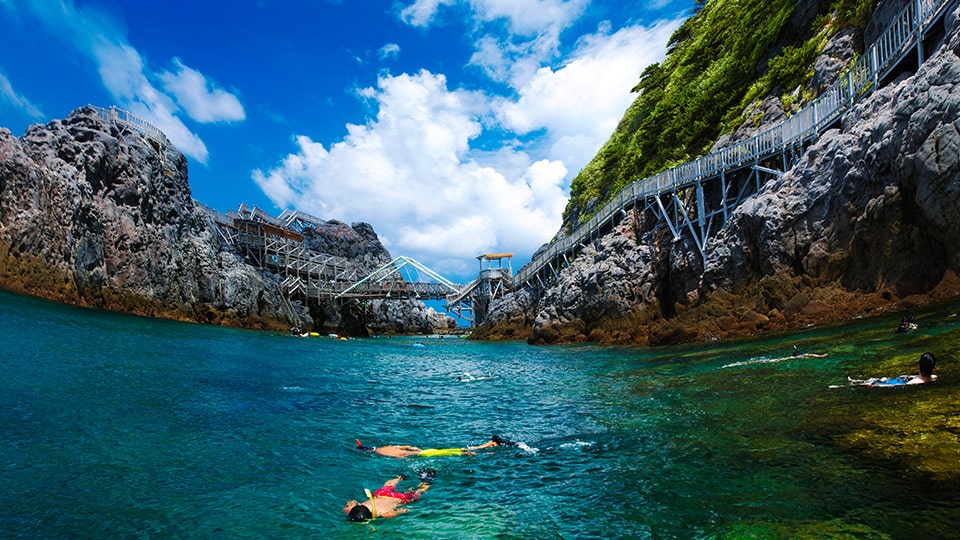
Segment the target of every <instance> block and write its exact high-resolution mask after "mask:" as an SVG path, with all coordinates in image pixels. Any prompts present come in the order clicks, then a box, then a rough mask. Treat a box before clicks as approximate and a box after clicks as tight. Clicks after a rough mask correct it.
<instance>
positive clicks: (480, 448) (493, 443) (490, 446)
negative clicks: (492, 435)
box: [467, 441, 497, 450]
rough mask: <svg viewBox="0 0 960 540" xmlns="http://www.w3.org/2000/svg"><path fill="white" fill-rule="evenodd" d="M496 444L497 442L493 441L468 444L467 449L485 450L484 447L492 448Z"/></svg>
mask: <svg viewBox="0 0 960 540" xmlns="http://www.w3.org/2000/svg"><path fill="white" fill-rule="evenodd" d="M494 446H497V443H495V442H493V441H487V442H485V443H483V444H481V445H480V446H468V447H467V450H483V449H484V448H492V447H494Z"/></svg>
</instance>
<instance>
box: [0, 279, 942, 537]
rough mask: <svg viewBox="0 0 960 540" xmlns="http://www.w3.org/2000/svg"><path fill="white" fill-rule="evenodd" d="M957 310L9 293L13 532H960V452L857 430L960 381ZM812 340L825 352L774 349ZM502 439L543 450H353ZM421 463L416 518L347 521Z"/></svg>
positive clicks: (1, 411) (1, 391)
mask: <svg viewBox="0 0 960 540" xmlns="http://www.w3.org/2000/svg"><path fill="white" fill-rule="evenodd" d="M956 308H957V306H953V307H951V306H947V307H943V308H941V309H939V310H935V311H931V312H929V313H924V314H920V316H918V320H919V322H920V325H921V328H920V330H919V331H918V332H915V333H914V334H911V335H907V336H903V335H898V334H896V333H895V332H893V329H895V328H896V325H897V322H898V319H897V318H896V317H895V316H890V317H886V318H881V319H876V320H868V321H860V322H857V323H854V324H850V325H845V326H838V327H831V328H824V329H816V330H811V331H808V332H804V333H800V334H794V335H789V336H787V335H785V336H779V337H775V338H767V339H763V340H755V341H741V342H725V343H711V344H699V345H696V346H687V347H676V348H660V349H645V350H632V349H623V348H599V347H593V346H576V347H549V348H541V347H531V346H527V345H526V344H523V343H506V344H502V343H476V342H471V341H467V340H463V339H427V338H421V339H419V340H417V339H414V338H393V339H366V340H350V341H337V340H331V339H327V338H309V339H300V338H293V337H289V336H286V335H278V334H270V333H256V332H245V331H238V330H232V329H223V328H211V327H204V326H198V325H189V324H182V323H175V322H169V321H158V320H149V319H143V318H136V317H129V316H123V315H117V314H110V313H103V312H97V311H87V310H82V309H78V308H73V307H68V306H62V305H56V304H50V303H46V302H42V301H38V300H34V299H29V298H24V297H19V296H13V295H9V294H6V293H0V324H2V332H0V369H2V372H3V377H2V379H0V426H2V432H0V486H2V487H3V489H2V490H0V537H3V538H171V537H173V538H321V537H332V538H352V537H356V538H366V537H369V536H371V535H372V534H375V535H378V536H389V537H399V538H743V537H751V538H776V537H794V538H802V537H816V538H830V537H839V536H843V537H848V538H944V537H950V536H953V537H956V536H957V531H960V512H958V510H960V489H958V488H960V484H958V481H957V478H958V477H957V476H956V475H955V474H952V473H951V472H950V469H951V468H952V469H953V470H957V469H960V463H952V464H949V463H948V464H947V466H946V472H944V471H943V470H941V469H930V468H929V467H928V466H927V465H915V464H914V462H912V461H910V460H909V459H907V458H904V459H900V458H899V457H897V456H901V455H902V454H897V455H896V456H894V457H893V458H890V457H883V456H882V455H880V454H877V453H871V452H868V451H865V450H863V449H862V448H860V449H858V447H857V446H856V444H854V445H850V444H839V442H838V441H842V440H850V434H851V433H859V432H858V431H857V430H858V429H859V428H860V427H861V424H863V423H867V422H876V420H875V416H876V415H877V414H880V415H881V417H882V415H883V414H885V413H883V412H882V411H884V410H889V411H892V412H891V414H893V412H896V411H903V410H904V409H909V407H910V405H911V403H915V402H918V401H921V400H929V399H931V398H932V397H937V396H940V397H942V398H944V399H945V398H946V397H948V396H955V395H956V393H957V389H958V386H957V384H956V383H954V382H951V380H955V379H956V378H957V377H956V374H957V373H958V370H957V369H956V368H955V367H954V366H953V362H952V359H953V358H957V357H958V355H957V348H958V346H957V343H958V342H960V337H958V336H960V321H958V319H957V317H956V316H955V315H954V313H956ZM417 341H419V342H421V343H423V345H425V346H424V347H414V346H413V344H414V343H415V342H417ZM794 344H799V345H800V346H801V347H802V348H803V349H804V350H805V351H809V352H821V353H828V354H829V355H828V356H827V357H826V358H804V359H793V358H787V359H785V360H783V361H776V362H770V361H768V360H771V359H777V358H781V357H788V356H789V355H790V351H791V348H792V346H793V345H794ZM926 349H932V350H934V351H935V352H936V353H937V354H938V357H939V358H940V364H938V373H939V374H940V380H939V381H937V383H935V384H932V385H925V386H920V387H912V388H904V389H895V390H891V389H882V390H878V389H865V388H849V387H844V388H839V389H829V388H828V386H829V385H830V384H839V383H843V382H845V380H846V377H847V376H848V375H850V376H856V377H866V376H877V375H884V374H886V375H896V374H898V373H896V372H900V373H903V372H909V371H912V370H913V369H914V367H913V366H914V364H913V363H914V361H915V358H916V357H917V356H919V353H920V352H922V351H923V350H926ZM730 364H737V365H734V366H730V367H724V366H729V365H730ZM891 370H892V371H896V372H895V373H890V372H889V371H891ZM464 373H471V374H475V375H479V374H492V375H494V376H495V377H496V378H494V379H492V380H485V381H476V382H469V383H467V382H458V381H457V380H456V377H457V376H458V375H462V374H464ZM952 403H955V401H953V402H952ZM878 411H880V412H879V413H878ZM904 414H906V415H907V417H908V418H909V419H913V418H915V416H913V414H914V413H913V412H910V411H909V410H908V412H906V413H904ZM908 421H910V420H908ZM954 426H955V428H956V424H954ZM957 431H960V429H956V431H954V432H953V433H949V432H944V433H942V434H940V435H946V437H945V438H944V439H943V440H944V441H945V444H946V445H947V446H949V445H950V444H953V445H956V444H957V441H956V432H957ZM494 433H496V434H500V435H502V436H504V437H507V438H510V439H513V440H515V441H520V442H522V443H523V445H522V447H521V448H497V449H494V450H493V451H489V452H485V453H483V454H481V455H477V456H474V457H468V458H459V457H457V458H429V459H423V458H421V459H417V458H413V459H400V460H398V459H391V458H385V457H378V456H374V455H371V454H366V453H361V452H357V451H356V450H354V448H353V447H354V443H353V441H354V438H360V439H361V440H362V441H363V442H364V444H367V445H382V444H390V443H396V444H413V445H417V446H421V447H449V446H462V445H468V444H478V443H481V442H484V441H486V440H488V439H489V438H490V436H491V435H492V434H494ZM881 435H882V434H881ZM930 436H939V435H937V434H933V435H930ZM900 443H902V441H900V442H898V441H893V442H892V443H891V444H900ZM943 446H944V445H941V448H942V447H943ZM901 447H902V444H900V446H898V447H897V448H901ZM947 450H948V451H947V453H946V454H945V455H946V456H947V457H946V458H945V459H946V460H947V461H949V460H950V459H953V457H955V456H956V455H957V454H950V452H949V448H948V449H947ZM941 457H942V456H941ZM920 461H921V462H922V461H923V460H920ZM424 466H430V467H434V468H437V469H438V471H439V473H438V476H437V479H436V481H435V482H434V484H433V487H432V489H431V490H430V491H429V492H427V493H426V494H425V495H424V497H423V499H422V500H421V501H419V502H416V503H414V504H412V505H410V506H409V508H410V511H409V512H408V513H406V514H404V515H401V516H400V517H398V518H396V519H391V520H377V521H374V522H371V523H367V524H356V523H348V522H347V521H346V520H345V519H344V515H343V514H342V513H341V511H340V509H341V508H342V506H343V504H344V502H345V501H347V500H349V499H357V498H362V497H363V488H364V487H367V488H371V489H372V488H375V487H377V486H379V485H380V483H381V482H383V481H384V480H386V479H388V478H390V477H392V476H394V475H396V474H399V473H408V474H410V475H411V477H415V471H416V469H418V468H420V467H424ZM401 486H402V487H403V486H410V487H412V486H413V482H412V480H407V481H406V482H405V483H404V484H401Z"/></svg>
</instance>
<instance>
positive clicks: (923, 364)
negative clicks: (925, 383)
mask: <svg viewBox="0 0 960 540" xmlns="http://www.w3.org/2000/svg"><path fill="white" fill-rule="evenodd" d="M936 365H937V360H936V359H935V358H934V357H933V354H932V353H928V352H925V353H923V354H921V355H920V375H923V376H924V377H929V376H930V375H933V367H934V366H936Z"/></svg>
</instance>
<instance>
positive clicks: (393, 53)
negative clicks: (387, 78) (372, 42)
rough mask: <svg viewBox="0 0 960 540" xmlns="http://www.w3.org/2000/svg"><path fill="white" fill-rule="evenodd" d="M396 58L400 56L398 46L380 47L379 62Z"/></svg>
mask: <svg viewBox="0 0 960 540" xmlns="http://www.w3.org/2000/svg"><path fill="white" fill-rule="evenodd" d="M397 56H400V45H397V44H396V43H387V44H386V45H384V46H383V47H380V60H386V59H388V58H396V57H397Z"/></svg>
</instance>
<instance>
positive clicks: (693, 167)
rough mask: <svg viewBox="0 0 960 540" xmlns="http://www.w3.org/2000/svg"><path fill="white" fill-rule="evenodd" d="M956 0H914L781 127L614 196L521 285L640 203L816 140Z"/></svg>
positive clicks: (524, 270) (519, 277)
mask: <svg viewBox="0 0 960 540" xmlns="http://www.w3.org/2000/svg"><path fill="white" fill-rule="evenodd" d="M950 1H951V0H913V1H912V2H910V3H909V4H908V5H907V6H906V7H904V9H903V10H901V12H900V13H899V14H898V15H897V17H896V18H895V19H894V20H893V22H892V23H891V24H890V25H889V26H887V28H886V29H885V30H884V32H883V33H882V34H881V35H880V37H879V38H877V40H876V41H875V42H874V43H873V45H871V46H870V48H869V49H868V50H867V52H866V54H864V55H863V56H861V57H860V58H859V59H858V60H857V61H856V62H855V63H854V64H853V66H851V67H850V69H848V70H847V71H846V72H845V73H844V74H843V75H842V76H840V78H839V79H838V80H837V81H836V82H835V83H834V84H833V85H832V86H830V88H828V89H827V90H826V92H824V94H823V95H821V96H820V97H818V98H817V99H815V100H814V101H813V102H811V103H810V104H808V105H807V106H806V107H804V108H802V109H801V110H800V111H798V112H797V113H796V114H794V115H793V116H791V117H790V118H787V119H786V120H784V121H783V122H781V123H780V124H777V125H775V126H773V127H770V128H768V129H766V130H764V131H762V132H760V133H758V134H756V135H754V136H753V137H750V138H749V139H746V140H744V141H741V142H738V143H736V144H733V145H731V146H728V147H725V148H721V149H720V150H718V151H716V152H713V153H711V154H708V155H706V156H703V157H700V158H697V159H695V160H693V161H689V162H687V163H683V164H681V165H677V166H675V167H672V168H670V169H667V170H665V171H662V172H660V173H657V174H655V175H653V176H651V177H647V178H644V179H641V180H638V181H635V182H633V183H631V184H629V185H627V186H625V187H624V188H622V189H621V190H620V191H618V192H617V193H616V194H615V195H614V196H613V197H611V198H610V199H609V200H608V201H607V202H606V203H604V204H603V206H601V207H600V209H599V210H598V211H597V212H595V213H594V214H593V216H591V217H590V218H589V219H588V220H587V221H585V222H584V223H581V224H580V225H578V226H577V227H576V229H574V230H573V232H572V233H571V234H570V235H569V236H566V237H563V238H559V239H557V240H554V241H552V242H551V243H550V244H549V246H548V247H547V249H545V250H544V251H541V252H540V253H539V254H535V256H534V257H533V258H532V259H531V260H530V262H528V263H527V264H525V265H523V266H522V267H521V268H520V269H519V270H517V273H516V276H515V280H514V281H515V282H516V283H520V284H526V283H527V282H529V281H530V280H531V279H532V278H533V277H534V276H536V275H537V274H539V273H540V271H541V270H543V269H544V268H545V267H546V266H547V265H548V264H549V262H550V261H552V260H554V259H555V258H556V257H557V256H558V255H560V254H562V253H567V252H569V251H571V250H572V249H573V247H574V246H576V245H578V244H581V243H582V242H583V241H584V240H585V239H587V238H589V237H591V236H592V235H594V234H596V233H597V232H598V231H599V230H600V229H601V227H602V226H603V225H605V224H606V223H607V222H608V221H610V220H611V219H612V218H613V216H615V215H616V214H617V213H618V212H621V211H622V210H624V209H625V208H627V207H629V206H631V205H633V204H634V203H636V202H637V201H639V200H644V199H647V198H649V197H655V196H659V195H662V194H663V193H669V192H672V191H675V190H678V189H682V188H685V187H689V186H692V185H694V184H696V183H697V182H699V181H701V180H704V179H706V178H709V177H713V176H716V175H717V174H718V173H720V172H721V171H724V170H729V169H735V168H739V167H742V166H744V165H746V164H748V163H751V162H756V161H757V160H760V159H763V158H766V157H769V156H772V155H775V154H776V153H778V152H781V151H782V150H783V149H785V148H787V147H789V146H791V145H793V144H796V143H798V142H802V141H804V140H806V139H808V138H816V137H818V136H819V135H820V130H821V129H822V128H824V127H827V126H829V125H830V124H832V123H833V122H834V121H836V119H837V118H838V117H839V116H840V114H841V113H842V112H843V111H845V110H846V109H847V108H848V107H849V106H851V105H853V104H854V103H856V102H857V101H858V100H859V99H861V97H862V96H863V95H864V94H865V92H866V91H867V90H869V89H870V88H876V87H877V85H878V83H879V81H880V80H882V79H883V77H885V76H886V75H887V74H888V73H889V71H890V70H891V69H892V68H893V66H895V65H896V63H897V62H898V61H899V60H900V59H902V58H903V57H904V56H906V55H907V54H908V53H909V51H910V50H911V48H912V47H911V46H912V45H913V43H914V41H915V40H919V39H921V37H922V29H923V27H924V25H925V24H927V23H928V22H929V21H928V19H929V18H930V16H931V15H932V14H936V13H938V12H939V11H940V10H941V9H942V8H943V7H945V6H946V5H947V4H948V3H949V2H950Z"/></svg>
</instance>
